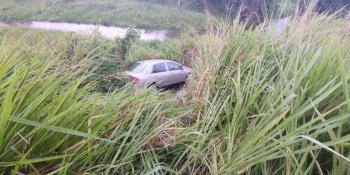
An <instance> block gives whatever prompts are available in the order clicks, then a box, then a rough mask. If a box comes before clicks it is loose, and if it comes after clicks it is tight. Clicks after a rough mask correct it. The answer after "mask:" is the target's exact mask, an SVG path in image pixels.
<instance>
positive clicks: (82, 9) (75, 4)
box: [0, 0, 206, 31]
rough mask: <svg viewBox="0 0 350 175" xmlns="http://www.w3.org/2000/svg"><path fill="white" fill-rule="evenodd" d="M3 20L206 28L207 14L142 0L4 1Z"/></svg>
mask: <svg viewBox="0 0 350 175" xmlns="http://www.w3.org/2000/svg"><path fill="white" fill-rule="evenodd" d="M0 19H3V20H20V21H30V20H41V21H52V22H76V23H94V24H103V25H116V26H129V25H134V26H136V27H140V28H151V29H159V28H162V29H172V30H179V31H182V30H187V29H203V28H204V27H205V23H206V18H205V15H204V14H203V13H199V12H194V11H191V10H187V9H178V8H177V7H176V6H165V5H157V4H153V3H149V2H143V1H138V0H99V1H95V0H84V1H75V0H40V1H38V0H16V1H15V0H10V1H9V0H0Z"/></svg>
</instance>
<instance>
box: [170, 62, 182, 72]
mask: <svg viewBox="0 0 350 175" xmlns="http://www.w3.org/2000/svg"><path fill="white" fill-rule="evenodd" d="M166 64H167V65H168V68H169V71H173V70H181V65H179V64H176V63H173V62H168V63H166Z"/></svg>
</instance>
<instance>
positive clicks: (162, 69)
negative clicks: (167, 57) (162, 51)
mask: <svg viewBox="0 0 350 175" xmlns="http://www.w3.org/2000/svg"><path fill="white" fill-rule="evenodd" d="M160 72H166V67H165V64H164V63H158V64H155V65H153V71H152V73H160Z"/></svg>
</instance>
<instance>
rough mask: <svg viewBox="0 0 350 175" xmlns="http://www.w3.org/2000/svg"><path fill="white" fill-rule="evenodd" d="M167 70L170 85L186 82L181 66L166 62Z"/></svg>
mask: <svg viewBox="0 0 350 175" xmlns="http://www.w3.org/2000/svg"><path fill="white" fill-rule="evenodd" d="M167 66H168V70H169V74H170V75H169V77H170V81H171V82H170V83H171V84H175V83H180V82H184V81H185V80H186V75H185V73H184V72H183V70H182V66H181V65H180V64H177V63H175V62H167Z"/></svg>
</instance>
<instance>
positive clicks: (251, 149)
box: [0, 8, 350, 174]
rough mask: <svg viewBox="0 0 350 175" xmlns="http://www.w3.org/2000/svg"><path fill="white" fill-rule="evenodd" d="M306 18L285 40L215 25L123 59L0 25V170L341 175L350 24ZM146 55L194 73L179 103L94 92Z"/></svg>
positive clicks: (101, 45) (107, 45)
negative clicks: (171, 61) (179, 64)
mask: <svg viewBox="0 0 350 175" xmlns="http://www.w3.org/2000/svg"><path fill="white" fill-rule="evenodd" d="M304 13H305V14H303V15H301V16H297V17H295V18H293V19H291V20H290V22H289V26H288V30H287V31H286V33H284V34H283V35H281V36H276V35H274V34H273V33H270V32H269V31H268V30H267V28H266V26H264V25H261V26H258V27H256V28H254V29H249V30H247V27H246V26H244V24H242V23H240V22H239V18H236V20H235V21H233V23H231V24H227V23H225V22H222V21H221V22H218V21H211V23H210V24H209V26H208V30H207V32H206V33H205V35H200V36H198V35H195V36H193V35H192V36H191V37H186V36H184V37H180V38H179V39H175V40H168V41H155V42H151V43H146V42H142V41H135V43H133V44H132V45H131V47H130V48H129V49H128V53H126V54H125V58H124V60H121V59H119V58H118V54H116V50H118V46H117V45H116V43H115V42H114V41H105V40H103V39H101V38H99V37H98V36H94V37H92V38H80V37H76V36H71V35H65V34H62V33H56V32H54V33H48V32H42V31H30V30H27V29H15V28H0V41H1V44H0V82H1V84H0V115H1V119H0V172H2V173H3V174H10V173H12V174H20V173H29V172H34V173H36V174H83V173H92V174H349V173H350V166H349V163H350V160H349V159H350V148H349V147H350V144H349V143H350V129H349V128H350V127H349V124H350V123H349V121H350V120H349V118H350V113H349V111H350V103H349V102H350V95H349V90H350V89H349V76H348V75H349V56H350V52H349V45H350V35H349V33H350V32H349V28H350V26H349V24H350V19H348V18H342V19H339V18H337V17H336V16H335V15H330V16H327V15H316V14H314V13H313V12H312V8H308V9H306V10H305V12H304ZM149 51H150V52H149ZM154 57H166V58H167V57H169V58H173V59H177V60H178V61H180V62H182V63H186V64H189V65H191V67H193V75H192V77H191V79H190V81H189V82H188V84H187V85H186V87H185V88H184V89H182V90H181V91H180V92H178V93H177V94H176V95H174V94H172V93H171V92H164V93H156V92H155V91H154V90H153V89H148V90H141V91H140V90H134V89H133V88H132V87H131V86H130V85H125V86H124V85H123V84H120V85H119V86H117V87H115V88H114V89H112V90H110V91H107V93H101V89H99V88H97V87H98V86H99V85H100V82H99V79H98V78H102V79H100V80H101V81H103V82H106V81H107V82H108V81H109V80H110V79H108V77H110V76H113V77H118V76H117V75H119V73H120V72H121V71H122V70H123V69H122V67H123V65H127V64H129V63H132V62H134V61H136V60H137V59H140V58H154ZM105 63H106V64H105ZM106 66H112V68H108V67H106ZM104 68H106V71H107V73H105V71H104ZM109 70H114V71H113V72H109ZM101 71H102V73H101ZM95 80H96V81H95ZM116 83H123V82H120V81H116ZM106 86H107V87H109V86H110V85H108V84H107V85H106ZM104 90H105V89H104Z"/></svg>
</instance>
